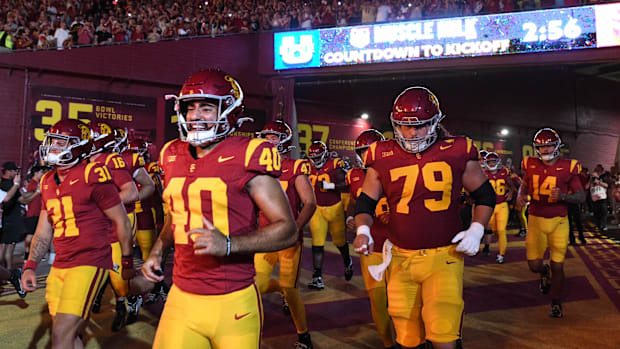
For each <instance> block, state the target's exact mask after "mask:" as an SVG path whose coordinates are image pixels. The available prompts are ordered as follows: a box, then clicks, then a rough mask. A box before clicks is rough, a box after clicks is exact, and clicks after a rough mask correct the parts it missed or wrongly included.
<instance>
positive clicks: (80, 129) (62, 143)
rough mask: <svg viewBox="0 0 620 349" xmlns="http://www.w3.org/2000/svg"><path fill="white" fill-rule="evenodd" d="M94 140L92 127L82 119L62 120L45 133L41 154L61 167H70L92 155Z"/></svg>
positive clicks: (47, 161)
mask: <svg viewBox="0 0 620 349" xmlns="http://www.w3.org/2000/svg"><path fill="white" fill-rule="evenodd" d="M92 140H93V137H92V132H91V130H90V128H89V127H88V126H87V125H86V124H85V123H83V122H82V121H79V120H75V119H66V120H60V121H58V122H57V123H55V124H54V126H52V127H51V128H50V129H49V131H47V133H46V134H45V138H44V139H43V143H42V144H41V146H40V147H39V156H40V157H41V160H43V161H44V162H46V163H48V164H50V165H55V166H56V167H58V168H60V169H63V168H69V167H71V166H73V165H75V164H77V163H79V162H80V161H82V160H84V159H85V158H87V157H88V155H90V152H91V150H92V146H93V143H92Z"/></svg>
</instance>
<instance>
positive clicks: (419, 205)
mask: <svg viewBox="0 0 620 349" xmlns="http://www.w3.org/2000/svg"><path fill="white" fill-rule="evenodd" d="M443 116H444V115H443V114H442V112H441V110H440V109H439V102H438V100H437V97H435V95H434V94H433V93H432V92H430V91H429V90H428V89H426V88H424V87H411V88H408V89H406V90H405V91H404V92H403V93H401V94H400V95H399V96H398V97H397V98H396V101H395V102H394V106H393V108H392V115H391V121H392V126H393V128H394V136H395V139H391V140H387V141H381V142H377V143H374V144H372V145H371V146H370V147H369V148H368V152H367V153H366V159H365V163H366V166H367V167H368V171H367V173H366V178H365V179H364V184H363V186H362V193H361V194H360V196H359V197H358V198H357V202H356V207H355V212H356V216H355V223H356V226H357V237H356V238H355V241H354V247H355V250H356V251H357V252H359V253H366V252H367V251H372V249H373V247H374V244H373V241H372V237H371V234H370V226H372V223H373V215H374V214H375V207H376V205H377V200H378V199H379V198H380V197H381V196H382V195H385V197H386V198H387V202H388V206H389V212H390V216H389V223H388V240H386V242H385V244H384V248H383V251H384V259H383V264H382V265H383V270H385V269H384V268H385V267H387V268H388V276H387V280H388V284H387V294H388V312H389V314H390V316H391V317H392V320H393V323H394V329H395V330H396V341H397V342H398V343H399V344H400V345H401V346H402V347H403V348H412V347H416V346H418V345H421V344H422V343H424V342H425V340H429V341H431V342H432V343H433V347H434V348H436V349H437V348H439V349H443V348H455V347H456V343H457V340H458V339H459V338H460V330H461V320H462V314H463V305H464V304H463V253H467V254H469V255H474V254H476V253H477V252H478V248H479V247H480V238H481V237H482V235H483V232H484V226H485V225H486V224H487V222H488V220H489V217H490V215H491V212H492V211H493V207H494V206H495V193H494V192H493V188H492V187H491V185H490V184H489V182H488V179H487V177H486V176H485V175H484V173H483V172H482V169H481V168H480V165H479V164H478V150H477V149H476V147H475V146H474V145H473V142H472V140H471V139H468V138H465V137H448V136H444V135H443V134H442V133H443V131H442V130H441V128H440V125H439V122H440V121H441V119H442V118H443ZM463 187H464V188H465V189H466V190H467V191H468V192H470V193H471V195H472V197H473V198H474V200H475V201H476V208H475V211H474V215H473V222H472V223H471V226H470V227H469V229H467V230H465V231H461V232H459V231H460V230H461V228H462V226H461V221H460V219H459V198H460V195H461V189H462V188H463ZM457 242H458V245H457V246H455V245H453V243H457ZM391 244H393V247H391ZM390 247H391V248H390ZM377 269H378V270H377ZM381 269H382V268H376V269H373V270H374V272H373V271H371V274H373V277H375V278H376V279H379V278H380V277H381V276H382V270H381Z"/></svg>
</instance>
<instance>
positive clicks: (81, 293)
mask: <svg viewBox="0 0 620 349" xmlns="http://www.w3.org/2000/svg"><path fill="white" fill-rule="evenodd" d="M91 142H92V138H91V131H90V129H89V128H88V126H86V125H85V124H84V123H82V122H81V121H78V120H61V121H59V122H57V123H56V124H54V126H52V128H50V130H49V131H48V132H47V134H46V136H45V139H44V140H43V144H42V145H41V148H40V153H41V159H42V160H43V161H45V162H47V163H49V164H52V165H55V166H56V170H54V171H51V172H48V173H46V174H45V175H44V176H43V178H41V199H42V203H43V206H42V210H41V214H40V218H39V223H38V225H37V229H36V232H35V235H34V238H33V241H32V246H31V249H30V257H29V260H28V261H27V262H26V265H25V266H24V275H23V277H22V283H23V288H24V289H25V290H26V291H28V292H32V291H34V290H35V289H36V275H35V270H36V267H37V263H38V262H39V261H40V260H41V258H42V257H43V256H44V255H45V253H46V251H47V250H48V248H49V244H50V242H51V241H52V238H53V241H54V247H55V250H56V258H55V260H54V264H53V266H52V269H51V271H50V273H49V276H48V278H47V288H46V297H45V298H46V299H47V303H48V307H49V311H50V314H51V315H52V321H53V323H54V324H53V326H52V332H53V334H52V345H53V347H54V348H73V347H81V346H82V343H81V339H80V336H79V335H80V333H79V331H80V330H81V329H82V327H83V325H84V324H85V322H86V320H87V319H88V317H89V315H90V310H91V307H92V305H93V301H94V299H95V296H96V295H97V292H98V291H99V289H100V288H101V286H102V284H103V281H104V279H105V278H106V277H107V275H108V272H109V270H110V269H111V268H112V249H111V248H110V245H109V236H110V235H111V234H112V233H113V231H116V233H117V234H118V239H119V242H120V249H121V250H122V252H123V254H124V255H131V250H132V243H131V231H130V228H131V226H130V223H129V219H128V218H127V214H126V213H125V209H124V208H123V205H122V203H121V199H120V197H119V194H118V191H117V189H116V187H115V186H114V184H112V177H111V175H110V171H109V170H108V168H107V167H106V166H105V165H103V164H97V163H86V162H84V161H83V160H84V159H85V158H86V156H88V154H89V153H90V150H91V147H92V143H91ZM128 274H130V271H129V270H127V273H125V274H123V277H129V276H128Z"/></svg>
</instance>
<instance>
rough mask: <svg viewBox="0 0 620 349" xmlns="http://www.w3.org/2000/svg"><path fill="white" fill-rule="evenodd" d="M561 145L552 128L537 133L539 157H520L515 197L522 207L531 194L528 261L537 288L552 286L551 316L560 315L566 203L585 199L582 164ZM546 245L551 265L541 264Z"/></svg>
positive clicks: (566, 237)
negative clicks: (564, 154)
mask: <svg viewBox="0 0 620 349" xmlns="http://www.w3.org/2000/svg"><path fill="white" fill-rule="evenodd" d="M561 146H562V141H561V139H560V136H559V135H558V133H557V132H556V131H554V130H553V129H550V128H543V129H541V130H539V131H538V132H537V133H536V135H535V136H534V150H535V152H536V154H537V155H538V157H536V158H534V157H526V158H525V159H523V162H522V163H521V169H522V170H523V182H522V183H521V188H520V189H519V196H518V197H517V203H518V204H519V206H521V207H525V205H526V204H527V201H528V194H529V196H530V197H531V202H530V216H529V220H528V225H527V227H528V234H527V237H526V238H525V247H526V253H527V262H528V265H529V268H530V270H531V271H532V272H534V273H540V276H541V278H540V291H541V292H543V293H548V292H549V288H551V313H550V315H551V316H552V317H562V316H563V312H562V305H561V296H562V289H563V284H564V256H565V255H566V248H567V246H568V234H569V232H570V224H569V222H568V204H569V203H581V202H583V201H584V200H585V194H584V191H583V186H582V185H581V181H580V180H579V172H581V165H580V164H579V162H578V161H577V160H572V159H565V158H562V157H561V156H560V147H561ZM569 189H570V192H572V194H569ZM547 247H549V249H550V250H551V267H549V265H547V264H543V256H544V253H545V251H546V250H547Z"/></svg>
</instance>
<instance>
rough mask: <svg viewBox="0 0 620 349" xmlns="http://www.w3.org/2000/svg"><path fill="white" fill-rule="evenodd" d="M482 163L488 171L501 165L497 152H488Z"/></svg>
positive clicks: (497, 168) (495, 169)
mask: <svg viewBox="0 0 620 349" xmlns="http://www.w3.org/2000/svg"><path fill="white" fill-rule="evenodd" d="M484 165H485V167H486V168H487V169H489V171H497V170H499V169H500V167H501V166H502V160H501V159H500V157H499V155H497V153H488V154H487V155H486V156H485V157H484Z"/></svg>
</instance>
